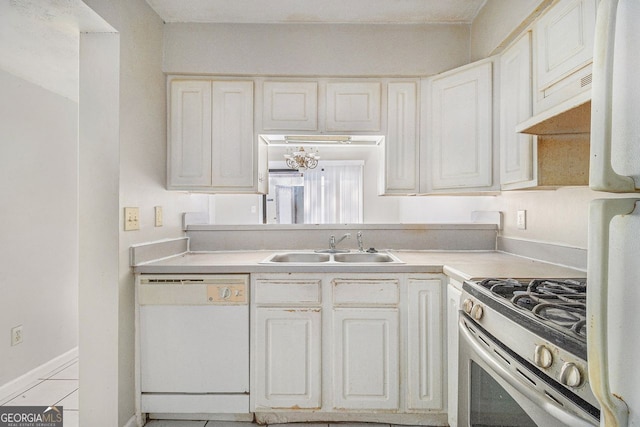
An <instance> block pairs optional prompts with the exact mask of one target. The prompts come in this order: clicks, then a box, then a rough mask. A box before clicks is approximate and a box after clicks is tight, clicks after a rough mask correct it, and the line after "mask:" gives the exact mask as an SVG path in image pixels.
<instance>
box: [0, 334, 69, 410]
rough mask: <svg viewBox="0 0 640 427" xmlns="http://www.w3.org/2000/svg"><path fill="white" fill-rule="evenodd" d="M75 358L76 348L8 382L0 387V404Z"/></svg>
mask: <svg viewBox="0 0 640 427" xmlns="http://www.w3.org/2000/svg"><path fill="white" fill-rule="evenodd" d="M77 357H78V347H75V348H72V349H71V350H69V351H67V352H66V353H64V354H61V355H60V356H58V357H55V358H53V359H51V360H49V361H48V362H45V363H43V364H42V365H40V366H38V367H36V368H34V369H32V370H30V371H29V372H27V373H26V374H24V375H22V376H20V377H18V378H16V379H15V380H12V381H9V382H8V383H6V384H4V385H2V386H0V402H2V401H3V400H4V399H5V398H7V397H9V396H11V395H13V394H16V393H20V392H21V391H23V390H24V389H25V388H26V387H28V386H29V385H30V384H33V383H34V382H37V381H38V380H39V379H40V378H42V377H43V376H44V375H46V374H48V373H49V372H51V371H53V370H54V369H56V368H58V367H60V366H62V365H64V364H65V363H68V362H71V361H72V360H73V359H75V358H77Z"/></svg>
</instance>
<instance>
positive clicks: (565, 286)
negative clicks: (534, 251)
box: [479, 279, 587, 339]
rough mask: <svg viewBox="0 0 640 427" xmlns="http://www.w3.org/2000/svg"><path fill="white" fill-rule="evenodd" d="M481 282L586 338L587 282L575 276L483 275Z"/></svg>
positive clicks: (516, 302) (494, 293)
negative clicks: (485, 277) (529, 278)
mask: <svg viewBox="0 0 640 427" xmlns="http://www.w3.org/2000/svg"><path fill="white" fill-rule="evenodd" d="M479 284H480V286H482V287H483V288H485V289H487V290H489V291H490V292H491V293H492V294H493V295H495V296H496V297H497V298H499V299H502V300H507V301H510V302H511V303H512V304H513V305H514V306H515V307H517V308H519V309H522V310H526V311H529V312H531V313H532V314H533V315H535V316H536V317H538V318H539V319H542V320H543V321H545V322H547V323H550V324H553V325H555V326H556V327H558V328H560V329H564V330H567V331H570V332H572V333H573V334H575V335H577V336H579V337H581V338H583V339H586V328H585V324H586V313H587V308H586V299H587V286H586V282H585V281H584V280H574V279H561V280H556V279H534V280H531V281H524V280H516V279H485V280H483V281H481V282H480V283H479Z"/></svg>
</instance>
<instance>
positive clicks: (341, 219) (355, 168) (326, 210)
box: [304, 160, 364, 224]
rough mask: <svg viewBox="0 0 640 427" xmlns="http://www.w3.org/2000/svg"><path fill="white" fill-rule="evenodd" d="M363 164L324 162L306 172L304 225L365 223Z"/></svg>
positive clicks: (355, 162) (354, 162)
mask: <svg viewBox="0 0 640 427" xmlns="http://www.w3.org/2000/svg"><path fill="white" fill-rule="evenodd" d="M363 168H364V162H363V161H359V160H356V161H344V162H330V163H329V162H325V163H322V162H321V163H320V164H319V165H318V167H316V168H315V169H311V170H307V171H305V172H304V222H305V224H356V223H362V217H363V209H362V199H363V195H362V192H363V189H362V188H363V185H362V184H363V183H362V173H363Z"/></svg>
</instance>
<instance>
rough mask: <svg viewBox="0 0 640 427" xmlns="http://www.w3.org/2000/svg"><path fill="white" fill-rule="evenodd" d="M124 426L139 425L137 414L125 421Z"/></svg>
mask: <svg viewBox="0 0 640 427" xmlns="http://www.w3.org/2000/svg"><path fill="white" fill-rule="evenodd" d="M122 427H138V422H137V421H136V416H135V415H134V416H132V417H131V418H129V421H127V422H126V423H125V425H123V426H122Z"/></svg>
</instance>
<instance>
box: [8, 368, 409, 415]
mask: <svg viewBox="0 0 640 427" xmlns="http://www.w3.org/2000/svg"><path fill="white" fill-rule="evenodd" d="M29 405H34V406H44V405H47V406H62V407H63V410H64V427H78V423H79V421H78V414H79V412H78V359H75V360H72V361H70V362H68V363H65V364H64V365H62V366H60V367H59V368H57V369H55V370H53V371H52V372H50V373H48V374H47V375H43V376H42V378H38V380H37V381H34V382H33V384H30V385H29V386H28V387H27V388H26V389H25V390H24V391H22V392H19V393H14V394H12V395H10V396H6V397H2V396H0V406H29ZM145 427H257V424H252V423H248V422H247V423H244V422H228V421H169V420H151V421H149V422H148V423H147V424H146V425H145ZM268 427H394V426H393V425H389V424H374V423H340V424H325V423H290V424H270V425H269V426H268ZM403 427H406V426H403Z"/></svg>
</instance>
